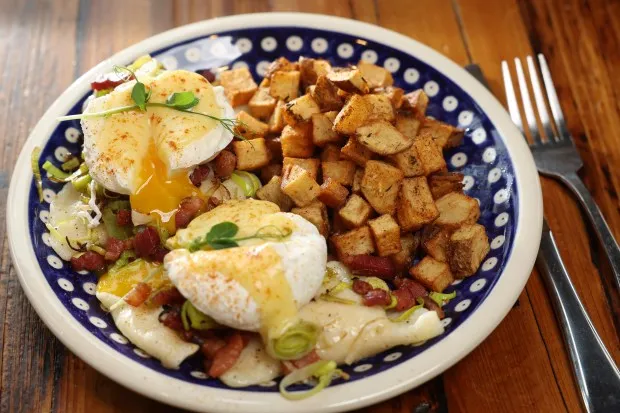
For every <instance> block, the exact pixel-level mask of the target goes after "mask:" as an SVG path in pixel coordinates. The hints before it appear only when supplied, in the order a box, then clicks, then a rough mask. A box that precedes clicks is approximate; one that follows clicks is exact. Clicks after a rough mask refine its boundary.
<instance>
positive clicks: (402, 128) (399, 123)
mask: <svg viewBox="0 0 620 413" xmlns="http://www.w3.org/2000/svg"><path fill="white" fill-rule="evenodd" d="M421 124H422V122H421V121H420V120H419V119H418V118H416V117H413V116H405V115H401V114H398V115H396V125H395V126H396V129H398V131H399V132H400V133H402V134H403V135H405V136H406V137H407V138H409V139H411V140H412V141H413V140H414V139H415V137H416V136H418V132H419V131H420V125H421Z"/></svg>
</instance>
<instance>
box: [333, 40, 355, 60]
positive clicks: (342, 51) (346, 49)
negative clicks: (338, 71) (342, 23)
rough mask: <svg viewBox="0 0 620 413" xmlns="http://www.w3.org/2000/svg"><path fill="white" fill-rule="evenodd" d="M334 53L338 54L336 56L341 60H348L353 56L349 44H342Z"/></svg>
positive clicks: (351, 47)
mask: <svg viewBox="0 0 620 413" xmlns="http://www.w3.org/2000/svg"><path fill="white" fill-rule="evenodd" d="M336 52H338V56H340V57H342V58H343V59H348V58H350V57H351V56H353V46H351V45H350V44H349V43H342V44H341V45H340V46H338V48H337V49H336Z"/></svg>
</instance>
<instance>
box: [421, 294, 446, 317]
mask: <svg viewBox="0 0 620 413" xmlns="http://www.w3.org/2000/svg"><path fill="white" fill-rule="evenodd" d="M422 300H424V308H426V309H427V310H429V311H434V312H436V313H437V316H438V317H439V319H443V318H444V317H445V316H446V314H445V313H444V312H443V309H442V308H441V306H440V305H439V304H437V303H436V302H435V301H433V299H432V298H430V297H422Z"/></svg>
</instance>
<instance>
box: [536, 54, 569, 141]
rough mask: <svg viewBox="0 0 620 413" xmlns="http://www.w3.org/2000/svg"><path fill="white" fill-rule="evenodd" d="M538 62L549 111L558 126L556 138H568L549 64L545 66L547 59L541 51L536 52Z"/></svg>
mask: <svg viewBox="0 0 620 413" xmlns="http://www.w3.org/2000/svg"><path fill="white" fill-rule="evenodd" d="M538 63H539V64H540V73H542V77H543V82H544V84H545V89H546V90H547V99H549V106H551V113H552V114H553V119H554V120H555V125H556V126H557V128H558V139H559V140H562V139H566V138H570V134H569V132H568V128H567V127H566V122H565V121H564V113H562V107H561V106H560V100H559V99H558V94H557V93H556V91H555V86H554V85H553V79H551V72H550V71H549V66H547V60H546V59H545V56H544V55H543V54H542V53H539V54H538Z"/></svg>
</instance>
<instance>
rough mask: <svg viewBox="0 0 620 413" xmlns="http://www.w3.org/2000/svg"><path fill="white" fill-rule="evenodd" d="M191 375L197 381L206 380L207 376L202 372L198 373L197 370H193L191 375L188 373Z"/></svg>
mask: <svg viewBox="0 0 620 413" xmlns="http://www.w3.org/2000/svg"><path fill="white" fill-rule="evenodd" d="M189 374H191V375H192V377H195V378H197V379H206V378H207V375H206V374H205V372H204V371H198V370H194V371H192V372H191V373H189Z"/></svg>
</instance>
